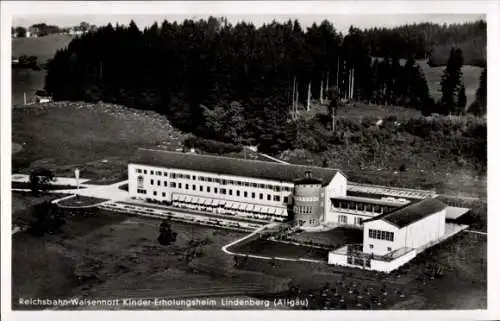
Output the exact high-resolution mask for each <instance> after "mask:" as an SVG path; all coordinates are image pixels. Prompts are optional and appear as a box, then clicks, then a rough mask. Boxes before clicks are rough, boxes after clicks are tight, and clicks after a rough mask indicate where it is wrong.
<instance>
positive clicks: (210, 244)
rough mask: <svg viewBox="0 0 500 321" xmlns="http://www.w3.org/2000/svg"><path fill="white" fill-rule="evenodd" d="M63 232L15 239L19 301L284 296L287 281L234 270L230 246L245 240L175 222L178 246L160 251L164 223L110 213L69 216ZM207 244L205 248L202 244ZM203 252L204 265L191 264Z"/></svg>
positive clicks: (199, 260) (237, 235) (15, 288)
mask: <svg viewBox="0 0 500 321" xmlns="http://www.w3.org/2000/svg"><path fill="white" fill-rule="evenodd" d="M67 220H68V223H67V224H66V225H65V226H64V227H63V232H62V233H61V234H58V235H52V236H47V237H42V238H34V237H32V236H30V235H29V234H27V233H26V232H21V233H18V234H16V235H15V236H14V238H13V268H12V270H13V271H15V272H14V275H13V302H14V308H23V309H26V308H28V307H20V306H19V305H18V304H17V298H18V297H21V296H22V297H42V298H43V297H52V298H57V297H68V296H87V297H89V296H90V297H107V298H123V297H146V296H147V297H161V298H180V297H192V296H196V297H200V296H201V297H213V296H222V295H224V296H245V295H252V294H254V293H269V292H280V291H283V290H284V289H286V284H287V282H288V279H287V278H281V277H273V276H268V275H265V274H262V273H257V272H251V271H241V270H237V269H234V268H233V258H232V256H230V255H225V254H223V253H222V251H221V247H222V246H223V245H224V244H227V243H229V242H231V241H232V240H234V239H237V238H241V237H242V236H243V235H244V234H242V233H237V232H230V231H222V230H215V229H212V228H206V227H202V226H196V225H188V224H181V223H174V222H172V223H171V225H172V229H173V230H174V231H175V232H177V240H176V242H175V243H174V244H172V245H169V246H162V245H160V244H158V242H157V240H156V238H157V235H158V228H159V224H160V221H158V220H152V219H143V218H138V217H132V218H130V217H127V216H125V215H116V214H113V213H108V212H103V211H98V212H95V211H92V212H91V213H90V215H78V216H69V217H68V218H67ZM199 241H203V242H202V244H199V243H200V242H199ZM191 252H196V253H198V255H197V256H196V257H189V256H187V255H188V254H189V253H191Z"/></svg>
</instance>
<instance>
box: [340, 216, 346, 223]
mask: <svg viewBox="0 0 500 321" xmlns="http://www.w3.org/2000/svg"><path fill="white" fill-rule="evenodd" d="M339 223H340V224H346V223H347V216H345V215H339Z"/></svg>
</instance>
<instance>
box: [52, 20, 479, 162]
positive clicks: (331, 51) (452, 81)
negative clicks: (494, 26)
mask: <svg viewBox="0 0 500 321" xmlns="http://www.w3.org/2000/svg"><path fill="white" fill-rule="evenodd" d="M470 39H474V41H473V42H469V41H468V40H470ZM464 44H467V45H466V46H465V45H464ZM463 45H464V46H463ZM462 46H463V48H462ZM485 46H486V22H485V21H477V22H474V23H466V24H460V25H449V26H447V25H435V24H428V23H423V24H413V25H407V26H402V27H398V28H393V29H386V28H380V29H377V28H373V29H369V30H360V29H358V28H355V27H351V28H350V29H349V31H348V33H347V34H345V35H344V34H342V33H340V32H338V31H337V30H336V29H335V27H334V26H333V24H331V23H330V22H328V21H326V20H325V21H323V22H321V23H320V24H313V25H312V26H311V27H308V28H306V29H304V28H302V26H301V25H300V23H299V22H298V21H297V20H295V21H292V20H289V21H287V22H285V23H278V22H275V21H274V22H272V23H268V24H264V25H263V26H261V27H258V28H257V27H256V26H254V25H253V24H251V23H247V22H240V23H237V24H236V25H232V24H230V23H228V21H227V19H225V18H214V17H210V18H208V19H207V20H197V21H194V20H185V21H184V22H183V23H177V22H173V23H170V22H168V21H164V22H162V23H161V24H157V23H154V24H153V25H152V26H150V27H147V28H145V29H144V30H142V31H141V30H139V28H138V27H137V25H136V24H135V23H134V22H133V21H131V22H130V24H129V25H128V26H120V25H116V26H112V25H111V24H108V25H107V26H105V27H101V28H98V29H97V30H95V31H92V32H89V33H86V34H84V35H82V36H79V37H76V38H75V39H74V40H72V41H71V42H70V44H69V45H68V47H67V48H65V49H63V50H59V51H58V52H57V53H56V55H55V57H54V59H52V60H51V61H49V63H48V66H47V68H48V71H47V76H46V84H45V89H46V91H47V92H48V93H50V94H51V95H52V96H53V98H54V100H85V101H92V102H98V101H103V102H111V103H118V104H122V105H125V106H128V107H134V108H138V109H148V110H155V111H157V112H159V113H161V114H164V115H167V117H168V118H169V120H170V121H171V122H172V124H173V125H174V126H176V127H178V128H180V129H181V130H184V131H187V132H192V133H193V134H195V135H197V136H199V137H202V138H204V139H210V140H216V141H220V142H224V143H230V144H237V145H240V144H249V145H258V146H259V149H260V150H261V151H265V152H269V153H272V154H276V153H278V152H280V151H283V150H287V149H293V148H296V147H297V146H298V145H307V144H306V143H305V142H304V141H302V142H297V140H298V137H299V135H298V134H297V133H298V132H299V131H300V130H301V128H302V127H304V126H309V125H304V123H303V122H304V121H303V120H300V119H298V120H297V119H295V118H294V117H292V111H293V109H294V108H297V107H296V106H300V108H304V107H303V106H305V105H307V101H308V100H309V99H308V98H313V99H314V100H317V101H323V100H325V101H326V100H327V98H328V99H329V100H330V101H334V103H335V104H336V105H337V104H338V105H341V104H343V103H345V102H346V101H356V102H362V103H366V104H377V105H397V106H404V107H407V108H414V109H418V110H421V111H422V114H423V115H424V116H426V115H430V114H432V113H438V114H445V115H451V114H454V115H462V114H465V113H466V112H471V113H474V114H476V115H482V114H484V113H485V112H486V109H485V104H486V98H485V97H486V68H485V69H484V72H483V75H482V76H481V78H482V80H484V83H483V81H481V88H480V89H479V90H478V93H477V97H476V101H475V102H473V103H472V105H471V108H469V110H467V111H466V106H467V105H468V104H467V102H466V101H465V100H464V99H465V94H464V90H465V89H464V86H463V81H462V79H461V77H462V76H461V67H462V66H463V65H464V64H472V63H474V64H477V65H481V66H485V65H486V63H485V60H484V55H483V57H482V58H481V55H482V53H484V48H485ZM443 48H444V49H443ZM443 53H445V56H446V58H444V59H443V57H442V56H443ZM478 57H479V58H478ZM417 59H428V61H429V63H434V64H439V65H445V66H446V68H445V70H444V72H443V77H442V81H441V87H442V93H443V98H442V99H441V100H440V101H434V100H433V99H432V98H431V97H430V96H429V88H428V85H427V82H426V80H425V77H424V76H423V74H422V70H421V68H420V67H419V65H418V64H416V63H415V61H416V60H417ZM483 86H484V87H483ZM332 93H333V94H332ZM315 121H316V122H315V123H314V124H310V126H312V127H315V126H317V125H318V124H320V125H321V124H322V125H323V126H324V128H323V129H326V128H328V123H329V121H328V120H325V119H322V118H321V117H320V116H318V117H317V118H316V119H315ZM323 129H321V130H320V131H323ZM340 134H341V133H333V134H332V133H329V134H328V135H329V137H330V140H333V141H337V140H338V136H339V135H340ZM302 136H303V135H302ZM318 137H320V139H321V140H323V139H322V136H318ZM318 137H316V138H318ZM305 139H314V137H313V138H311V137H309V138H307V137H306V138H305Z"/></svg>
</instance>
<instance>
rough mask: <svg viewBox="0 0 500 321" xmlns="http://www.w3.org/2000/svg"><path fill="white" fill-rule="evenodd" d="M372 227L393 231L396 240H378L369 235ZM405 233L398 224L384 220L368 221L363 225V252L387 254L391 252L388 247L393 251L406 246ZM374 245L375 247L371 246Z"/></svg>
mask: <svg viewBox="0 0 500 321" xmlns="http://www.w3.org/2000/svg"><path fill="white" fill-rule="evenodd" d="M370 229H373V230H379V231H386V232H393V233H394V241H392V242H391V241H386V240H378V239H373V238H370V237H369V234H368V231H369V230H370ZM404 241H405V238H404V233H403V232H402V230H400V229H398V228H397V227H396V226H394V225H392V224H390V223H387V222H385V221H383V220H375V221H371V222H366V223H365V224H364V226H363V252H365V253H373V254H375V255H385V254H387V253H389V252H390V251H389V250H388V247H390V248H391V250H392V251H394V250H396V249H399V248H401V247H404ZM370 245H373V248H370Z"/></svg>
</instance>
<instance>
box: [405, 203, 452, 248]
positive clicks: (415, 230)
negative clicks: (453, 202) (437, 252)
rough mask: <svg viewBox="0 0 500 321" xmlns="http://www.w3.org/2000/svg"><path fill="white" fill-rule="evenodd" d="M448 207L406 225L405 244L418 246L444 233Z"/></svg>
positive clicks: (413, 246) (412, 246)
mask: <svg viewBox="0 0 500 321" xmlns="http://www.w3.org/2000/svg"><path fill="white" fill-rule="evenodd" d="M445 219H446V209H444V210H442V211H440V212H437V213H435V214H433V215H429V216H427V217H425V218H423V219H421V220H419V221H417V222H415V223H413V224H410V225H408V226H406V227H404V228H403V229H404V233H405V234H406V235H405V246H406V247H411V248H418V247H420V246H422V245H425V244H427V243H430V242H432V241H434V240H437V239H439V238H440V237H442V236H443V235H444V226H445V225H444V224H445Z"/></svg>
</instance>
